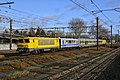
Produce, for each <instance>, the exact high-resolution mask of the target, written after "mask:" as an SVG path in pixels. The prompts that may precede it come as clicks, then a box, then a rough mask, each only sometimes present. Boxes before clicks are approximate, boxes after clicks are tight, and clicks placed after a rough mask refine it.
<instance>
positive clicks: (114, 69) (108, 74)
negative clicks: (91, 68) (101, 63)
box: [96, 51, 120, 80]
mask: <svg viewBox="0 0 120 80" xmlns="http://www.w3.org/2000/svg"><path fill="white" fill-rule="evenodd" d="M118 53H120V51H119V52H118ZM96 80H120V54H119V55H118V56H117V57H116V58H115V60H114V61H113V62H112V63H111V64H110V65H109V66H108V67H107V68H106V69H105V71H103V72H102V74H101V75H100V76H99V77H98V78H97V79H96Z"/></svg>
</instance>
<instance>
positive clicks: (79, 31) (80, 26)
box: [5, 18, 110, 39]
mask: <svg viewBox="0 0 120 80" xmlns="http://www.w3.org/2000/svg"><path fill="white" fill-rule="evenodd" d="M68 25H69V31H68V32H66V33H65V32H64V31H62V30H44V29H42V28H40V27H38V28H37V30H34V28H33V27H31V28H30V29H29V30H21V31H20V30H15V31H13V34H15V35H21V36H23V37H26V36H27V37H28V36H29V37H35V36H37V37H43V36H48V37H70V38H71V37H73V38H90V37H93V38H96V27H95V26H96V25H95V24H92V25H91V27H90V28H89V30H88V33H87V34H84V32H86V31H87V28H85V26H86V24H85V21H84V20H82V19H80V18H73V19H71V20H70V21H69V23H68ZM98 32H99V38H100V39H103V38H109V34H110V31H109V30H108V29H106V28H104V27H103V25H99V31H98ZM5 33H9V31H7V30H5Z"/></svg>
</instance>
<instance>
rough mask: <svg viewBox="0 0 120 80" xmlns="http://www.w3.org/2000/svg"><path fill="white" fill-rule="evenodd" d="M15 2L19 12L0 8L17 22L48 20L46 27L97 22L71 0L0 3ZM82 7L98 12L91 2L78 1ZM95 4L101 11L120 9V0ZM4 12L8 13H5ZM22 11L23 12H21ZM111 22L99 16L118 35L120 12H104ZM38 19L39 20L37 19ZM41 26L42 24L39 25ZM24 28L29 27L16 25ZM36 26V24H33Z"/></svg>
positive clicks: (30, 0) (86, 0)
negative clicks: (69, 23) (72, 22)
mask: <svg viewBox="0 0 120 80" xmlns="http://www.w3.org/2000/svg"><path fill="white" fill-rule="evenodd" d="M7 1H13V2H15V3H14V4H12V5H11V9H15V10H18V11H14V10H10V9H7V8H3V7H8V5H2V6H0V9H2V12H1V14H2V15H4V16H6V17H12V18H13V19H15V20H17V21H23V22H24V21H25V20H28V17H29V20H30V21H36V22H37V21H38V23H39V20H37V19H38V18H39V19H41V18H42V19H43V17H44V18H47V19H49V21H48V22H47V23H46V25H45V26H47V27H49V26H68V22H69V21H70V20H71V19H72V18H81V19H83V20H84V21H85V22H86V24H87V25H90V24H91V22H92V21H94V20H95V17H94V16H92V15H90V14H89V13H88V12H86V11H85V10H83V9H81V8H79V7H78V6H76V5H75V4H73V3H72V2H71V1H70V0H0V2H7ZM76 1H77V2H78V3H79V4H80V5H82V6H83V7H85V8H86V9H89V10H90V11H93V10H98V9H97V8H96V7H95V6H94V5H93V4H92V3H91V0H76ZM93 1H94V3H95V4H96V5H97V6H98V7H99V8H100V9H113V8H118V7H119V8H120V0H93ZM4 11H8V13H5V12H4ZM20 11H21V12H20ZM119 11H120V10H119ZM103 13H104V14H105V15H106V16H107V17H108V18H109V19H110V21H109V20H108V19H107V18H106V17H105V16H103V14H102V13H99V14H97V16H99V17H100V19H102V20H103V21H104V22H107V25H105V24H104V23H103V22H101V24H103V25H104V27H105V28H107V29H110V27H109V26H110V25H113V28H114V29H113V30H114V33H117V31H116V30H118V29H119V30H120V27H118V26H116V25H120V12H116V11H105V12H103ZM36 18H37V19H36ZM1 24H3V25H4V26H5V25H7V24H5V23H1ZM39 24H40V23H39ZM21 25H22V26H25V25H28V24H27V23H19V22H18V23H14V24H13V27H14V28H21ZM33 25H34V24H33Z"/></svg>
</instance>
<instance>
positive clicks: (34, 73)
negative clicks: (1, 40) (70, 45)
mask: <svg viewBox="0 0 120 80" xmlns="http://www.w3.org/2000/svg"><path fill="white" fill-rule="evenodd" d="M86 49H87V50H86ZM86 49H81V50H78V49H75V50H68V51H60V52H55V53H52V52H51V53H45V54H37V55H29V56H14V57H6V58H3V60H2V59H0V61H1V62H0V79H3V80H7V79H16V80H18V79H19V80H23V79H24V80H27V79H35V80H43V79H45V80H46V79H51V80H54V79H58V80H67V79H68V80H69V79H73V78H70V76H69V74H71V75H72V76H71V77H74V76H77V74H78V73H81V72H82V74H83V73H84V71H82V70H85V68H86V69H89V68H87V67H88V66H90V65H92V64H93V63H95V62H96V60H97V61H98V60H100V59H101V57H103V55H105V53H106V52H108V51H110V50H112V49H111V48H108V49H107V48H106V49H105V48H104V47H101V48H100V52H96V51H95V50H96V48H86ZM100 56H101V57H100ZM106 56H107V54H106ZM4 68H5V69H4ZM91 68H92V67H91ZM78 69H79V70H80V71H81V72H79V71H78ZM77 72H78V73H77ZM74 73H76V74H75V75H73V74H74ZM78 75H79V74H78ZM77 78H78V77H77Z"/></svg>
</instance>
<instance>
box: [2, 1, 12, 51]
mask: <svg viewBox="0 0 120 80" xmlns="http://www.w3.org/2000/svg"><path fill="white" fill-rule="evenodd" d="M6 4H9V8H10V4H14V2H3V3H0V5H6ZM11 49H12V19H10V50H11Z"/></svg>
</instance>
